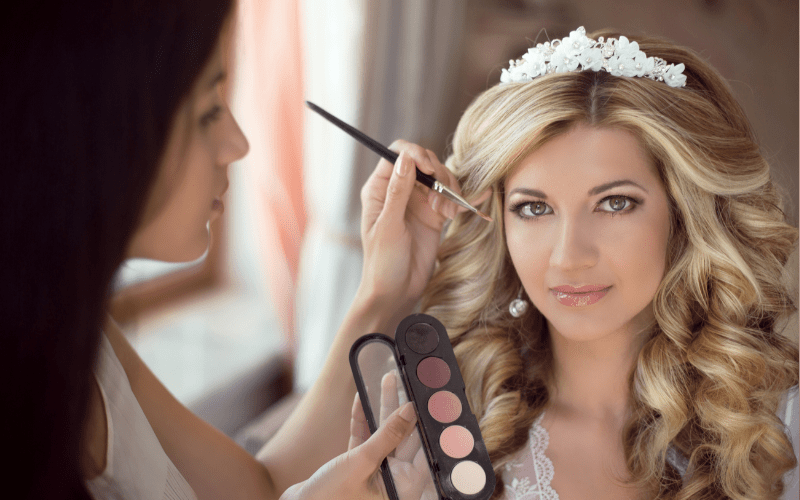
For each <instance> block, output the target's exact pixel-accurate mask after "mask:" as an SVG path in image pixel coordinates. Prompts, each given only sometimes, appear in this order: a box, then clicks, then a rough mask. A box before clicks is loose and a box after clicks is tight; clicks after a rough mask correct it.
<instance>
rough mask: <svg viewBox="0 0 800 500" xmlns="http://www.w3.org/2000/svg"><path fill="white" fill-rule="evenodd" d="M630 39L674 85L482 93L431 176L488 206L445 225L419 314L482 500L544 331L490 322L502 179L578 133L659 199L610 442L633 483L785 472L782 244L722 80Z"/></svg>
mask: <svg viewBox="0 0 800 500" xmlns="http://www.w3.org/2000/svg"><path fill="white" fill-rule="evenodd" d="M597 36H606V37H608V36H618V35H617V34H615V33H610V32H605V33H595V34H594V35H593V37H594V38H596V37H597ZM635 39H636V40H637V41H638V43H639V46H640V48H641V50H643V51H645V52H646V53H647V54H648V56H657V57H661V58H663V59H665V60H667V61H669V62H673V61H677V62H682V63H684V64H685V65H686V69H685V71H684V74H685V75H686V76H687V86H686V87H684V88H671V87H669V86H667V85H665V84H664V83H662V82H657V81H652V80H649V79H645V78H620V77H614V76H612V75H610V74H609V73H606V72H592V71H587V72H573V73H561V74H552V75H547V76H544V77H540V78H537V79H536V80H534V81H532V82H525V83H511V84H504V85H498V86H495V87H493V88H490V89H489V90H487V91H486V92H484V93H483V94H482V95H480V96H479V97H478V98H477V99H476V100H475V101H474V102H473V103H472V104H471V105H470V107H469V108H468V109H467V111H466V113H465V114H464V116H463V117H462V119H461V121H460V123H459V125H458V128H457V130H456V133H455V136H454V139H453V145H452V148H453V150H452V154H451V155H450V157H449V158H448V160H447V166H448V167H449V168H450V169H451V170H452V171H453V172H454V173H455V175H456V177H457V178H458V179H459V181H460V183H461V186H462V191H463V192H464V194H465V195H466V196H468V197H473V196H477V195H478V194H479V193H482V192H484V191H485V190H487V189H491V190H492V194H491V196H490V197H489V199H487V200H486V201H485V202H484V203H483V204H482V205H481V207H480V209H481V210H482V211H484V212H485V213H489V214H490V215H491V216H492V217H493V218H494V220H495V221H496V223H495V224H491V225H490V224H486V223H484V222H483V221H481V220H480V219H478V218H477V217H474V216H472V215H471V214H470V213H464V214H460V215H459V216H457V217H456V218H455V219H454V220H453V221H452V223H451V225H450V227H449V228H448V230H447V234H446V237H445V239H444V240H443V242H442V245H441V249H440V252H439V255H438V263H437V268H436V270H435V272H434V275H433V277H432V279H431V282H430V284H429V286H428V287H427V289H426V291H425V293H424V295H423V302H422V309H423V311H424V312H426V313H428V314H432V315H433V316H435V317H437V318H438V319H440V320H441V321H442V322H443V323H444V324H445V325H446V327H447V328H448V331H449V332H450V336H451V339H452V341H453V345H454V346H455V352H456V356H457V358H458V362H459V365H460V367H461V370H462V373H463V375H464V380H465V383H466V392H467V398H468V399H469V402H470V404H471V406H472V411H473V412H474V413H475V415H476V417H477V418H478V420H479V422H480V425H481V431H482V433H483V437H484V440H485V443H486V447H487V449H488V450H489V455H490V457H491V459H492V463H493V465H494V469H495V473H496V474H497V476H498V488H497V490H496V491H495V497H498V496H500V495H501V494H502V492H503V486H502V481H501V480H500V471H501V470H502V467H503V466H504V465H505V463H506V462H508V461H509V460H510V459H511V458H512V455H513V454H514V453H515V452H517V451H519V450H520V449H521V448H522V447H523V446H524V445H525V443H526V442H527V440H528V431H529V428H530V426H531V425H532V423H533V422H534V420H535V419H536V417H537V416H538V415H539V414H541V412H542V411H543V409H544V407H545V405H546V404H547V402H548V399H549V389H548V387H550V384H551V381H552V380H551V377H552V370H551V367H552V352H551V350H550V346H549V338H548V335H547V329H546V327H545V323H544V318H543V317H542V315H541V314H540V313H539V312H538V311H536V310H535V308H534V310H533V311H531V312H529V313H528V314H527V315H526V316H524V317H523V318H522V320H518V319H515V318H512V317H510V316H509V314H508V313H507V309H506V307H507V305H508V303H509V302H510V301H511V300H512V299H514V297H515V295H516V293H517V291H518V290H519V289H520V287H521V283H520V280H519V278H518V277H517V275H516V272H515V270H514V267H513V265H512V263H511V259H510V256H509V253H508V250H507V247H506V243H505V238H504V229H503V191H504V189H503V182H504V178H505V177H506V176H507V175H508V174H509V172H511V171H512V170H513V168H514V167H515V166H516V165H517V164H518V163H519V161H520V160H522V159H523V158H525V157H526V156H527V155H528V154H530V153H531V152H533V151H535V150H536V149H537V148H539V147H541V146H542V145H543V144H544V143H546V142H547V141H548V140H550V139H552V138H553V137H555V136H558V135H560V134H563V133H565V132H566V131H568V130H570V129H571V128H572V127H574V126H575V125H576V124H581V123H583V124H588V125H591V126H594V127H610V128H617V129H622V130H626V131H628V132H631V133H633V134H634V135H635V136H636V137H637V138H638V139H639V141H640V142H641V145H642V146H643V148H644V149H645V151H647V153H648V154H649V156H650V158H651V160H652V162H653V164H654V165H655V167H656V169H657V171H658V173H659V175H660V177H661V180H662V182H663V185H664V186H665V189H666V191H667V195H668V198H669V205H670V218H671V228H670V238H669V244H668V249H669V250H668V256H667V258H668V262H667V270H666V273H665V276H664V278H663V280H662V282H661V284H660V286H659V288H658V290H657V292H656V295H655V297H654V299H653V308H654V312H655V317H656V321H657V325H656V326H655V328H654V330H653V332H652V334H651V335H650V336H649V338H648V340H647V341H646V343H645V345H644V346H643V348H642V350H641V351H640V353H639V355H638V359H637V361H636V365H635V367H634V371H633V373H632V375H631V379H630V390H631V400H632V412H631V417H630V419H629V420H628V422H627V423H626V425H625V428H624V431H623V435H622V436H621V439H622V441H623V444H624V450H625V455H626V460H627V466H628V469H629V472H630V476H631V481H632V483H633V484H635V485H636V486H638V487H643V488H646V489H648V490H650V491H652V493H653V496H654V497H657V498H669V499H688V498H727V497H730V498H736V499H743V498H777V497H778V496H779V495H780V494H781V492H782V490H783V485H782V481H781V477H782V475H783V473H784V472H786V471H787V470H790V469H791V468H792V467H794V466H795V458H794V454H793V450H792V446H791V443H790V441H789V440H788V437H787V436H786V435H785V433H784V429H783V425H782V422H781V421H780V420H779V419H778V418H777V417H776V410H777V408H778V405H779V403H780V400H781V398H782V396H783V395H784V394H785V393H786V391H787V390H788V389H790V388H791V387H793V386H795V385H797V383H798V350H797V346H796V345H795V343H794V342H793V341H792V340H790V339H788V338H787V337H784V336H783V335H782V334H780V333H778V332H776V331H775V325H776V322H777V321H778V320H779V319H780V318H782V317H784V316H785V315H788V314H790V313H792V312H794V311H796V304H795V302H794V300H793V298H792V296H791V294H790V292H789V290H787V288H786V287H785V286H784V285H782V283H781V274H782V272H783V268H784V265H785V264H786V262H787V259H788V257H789V255H790V253H791V251H792V249H793V246H794V245H795V243H796V241H797V236H798V231H797V229H796V228H794V227H793V226H791V225H790V224H788V223H787V222H786V217H785V214H784V212H783V211H782V210H781V199H780V196H779V194H778V192H777V191H776V189H775V186H774V185H773V182H772V180H771V178H770V172H769V165H768V163H767V162H766V160H765V159H764V158H763V156H762V155H761V153H760V151H759V147H758V145H757V143H756V141H755V137H754V134H753V132H752V130H751V127H750V124H749V122H748V120H747V118H746V116H745V114H744V112H743V111H742V109H741V107H740V106H739V104H738V103H737V102H736V100H735V98H734V97H733V95H732V92H731V91H730V89H729V88H728V86H727V84H726V83H725V82H724V80H723V79H722V77H721V76H720V75H719V74H718V73H717V72H716V71H715V70H714V69H713V68H711V67H710V66H709V65H708V64H707V63H706V62H705V61H703V60H702V59H701V58H700V57H699V56H698V55H697V54H695V53H694V52H692V51H691V50H689V49H686V48H682V47H678V46H676V45H674V44H672V43H669V42H666V41H663V40H659V39H655V38H646V37H645V38H643V37H635ZM532 360H536V361H535V362H533V361H532ZM670 445H673V446H675V447H676V448H677V449H678V450H679V451H680V452H682V453H683V454H684V455H685V456H686V457H687V458H688V460H689V465H688V469H687V473H686V475H685V477H684V478H683V479H682V478H681V476H680V475H679V474H678V473H677V471H675V470H674V469H672V467H670V466H669V465H668V464H667V462H666V455H667V450H668V447H669V446H670Z"/></svg>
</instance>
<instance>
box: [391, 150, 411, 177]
mask: <svg viewBox="0 0 800 500" xmlns="http://www.w3.org/2000/svg"><path fill="white" fill-rule="evenodd" d="M409 161H410V160H409V158H408V157H407V156H406V154H405V152H403V153H400V156H399V157H398V158H397V163H395V165H394V168H395V170H396V171H397V175H399V176H400V177H405V175H406V174H407V173H408V163H409Z"/></svg>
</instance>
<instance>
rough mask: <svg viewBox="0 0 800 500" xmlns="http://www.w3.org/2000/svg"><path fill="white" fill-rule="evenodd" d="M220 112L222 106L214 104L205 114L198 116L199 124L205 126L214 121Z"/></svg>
mask: <svg viewBox="0 0 800 500" xmlns="http://www.w3.org/2000/svg"><path fill="white" fill-rule="evenodd" d="M221 114H222V106H220V105H215V106H214V107H213V108H211V110H210V111H208V112H207V113H206V114H204V115H203V116H201V117H200V125H201V126H203V127H207V126H208V125H209V124H210V123H211V122H214V121H216V120H217V119H218V118H219V117H220V115H221Z"/></svg>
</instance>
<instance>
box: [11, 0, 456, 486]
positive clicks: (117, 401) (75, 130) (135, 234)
mask: <svg viewBox="0 0 800 500" xmlns="http://www.w3.org/2000/svg"><path fill="white" fill-rule="evenodd" d="M134 4H135V5H134ZM234 8H235V7H234V6H233V5H232V3H231V2H230V1H226V0H178V1H173V2H158V1H138V2H125V1H115V0H112V1H102V2H100V1H95V2H92V1H86V0H76V1H74V2H69V3H66V2H52V1H51V2H47V1H35V0H33V1H28V2H24V3H19V4H17V5H15V6H13V7H12V9H11V11H10V12H4V14H3V16H2V17H3V26H2V29H0V33H1V35H0V36H2V37H3V41H2V43H1V44H0V47H2V48H1V49H0V50H2V56H0V57H1V58H0V61H2V67H3V77H2V88H1V89H0V90H1V91H0V99H2V106H1V107H0V110H1V111H0V117H2V118H0V123H1V124H2V130H0V141H2V142H0V146H1V147H0V151H2V158H3V163H4V179H5V181H6V183H5V189H4V195H3V196H2V202H0V203H1V204H2V205H0V214H2V215H0V221H1V222H0V228H2V237H0V245H1V246H2V256H3V259H2V264H0V303H2V304H3V326H2V330H3V333H2V335H1V336H0V339H1V340H0V342H1V343H0V356H1V358H0V367H1V368H0V370H2V380H3V384H2V389H0V391H2V393H1V394H2V401H3V409H4V410H3V413H4V422H5V425H4V426H3V428H4V430H5V439H4V441H5V442H6V443H7V445H6V447H5V450H6V452H7V458H9V459H10V460H7V461H5V462H6V464H7V465H6V466H5V471H4V472H5V477H7V478H10V481H6V483H7V484H6V486H7V487H11V488H13V489H14V490H16V491H17V492H18V493H17V494H15V498H49V499H56V498H125V499H145V498H147V499H151V498H170V499H175V498H278V497H279V496H281V494H283V497H284V498H291V499H305V498H323V497H324V498H331V499H336V498H342V499H344V498H348V499H350V498H373V497H374V498H380V497H381V491H380V488H381V481H380V479H376V477H377V476H376V475H375V474H374V471H375V470H376V469H377V467H378V465H379V464H380V462H381V460H382V459H383V458H384V456H386V455H387V454H388V453H389V452H390V451H391V450H392V449H394V447H395V446H396V445H397V443H399V442H400V441H401V440H402V439H403V438H404V437H405V436H407V435H408V434H409V433H410V432H411V431H412V429H413V426H414V423H415V415H414V412H413V409H412V408H411V406H410V405H406V406H404V407H401V408H398V410H397V411H396V412H394V414H393V415H392V417H391V418H390V419H389V423H388V424H387V425H386V426H385V427H384V428H383V429H382V430H381V431H379V432H377V433H376V434H375V435H373V436H371V437H370V438H369V439H366V437H367V432H365V429H364V417H363V411H362V410H361V408H360V406H359V404H358V403H356V404H354V406H353V407H352V411H349V410H348V408H349V405H350V402H351V401H353V396H354V394H355V387H354V383H353V381H352V377H351V375H350V373H349V368H348V365H347V361H346V359H347V351H348V349H349V347H350V344H352V342H353V340H354V339H355V338H357V337H358V336H360V335H361V334H363V333H364V332H370V331H385V327H386V326H387V325H389V324H391V323H392V322H393V321H396V320H397V318H396V317H394V318H393V317H392V316H393V315H400V314H403V313H404V312H407V311H403V313H400V312H397V311H398V307H397V305H398V304H403V305H405V306H407V309H410V304H413V303H414V302H416V300H417V298H418V297H419V295H420V294H421V292H422V289H423V287H424V286H425V283H426V281H427V279H428V277H429V276H430V273H431V271H432V266H433V257H434V254H435V249H436V246H437V245H436V243H437V242H438V238H439V233H440V230H441V228H442V224H443V222H444V220H445V216H444V215H442V213H444V214H452V211H453V207H451V206H449V205H447V204H440V200H439V199H438V198H435V197H433V196H432V195H431V196H430V199H428V196H429V195H428V191H427V190H424V189H423V188H421V187H417V188H415V187H414V186H415V183H414V175H413V174H410V172H413V171H414V165H415V164H416V166H418V167H419V168H420V169H421V170H422V171H424V172H426V173H429V174H433V175H435V176H436V177H437V178H438V179H439V180H442V181H445V182H447V183H448V184H449V185H450V187H453V188H454V187H455V182H454V179H453V177H452V175H450V174H449V173H448V172H447V170H446V169H445V167H444V166H442V165H441V164H440V163H439V162H438V161H437V160H436V158H435V157H434V156H433V155H429V153H428V152H426V151H424V150H421V149H419V148H416V147H412V146H410V145H406V144H396V145H395V146H396V147H397V149H398V150H399V149H403V150H404V151H405V152H404V153H403V154H401V156H400V159H399V161H398V162H397V167H396V169H394V170H393V167H392V165H390V164H389V163H388V162H381V164H380V165H379V168H378V169H377V170H376V172H375V174H374V176H373V181H372V184H371V186H372V189H371V190H367V191H364V193H363V198H364V204H365V211H366V214H367V215H366V216H365V218H364V228H363V229H364V235H365V245H366V248H365V250H366V260H365V273H366V275H365V278H364V280H363V282H362V288H361V290H360V291H359V294H358V297H357V299H356V301H355V303H354V304H353V307H352V309H351V310H350V312H349V313H348V315H347V318H346V320H345V321H344V323H343V325H342V327H341V331H340V333H339V336H338V338H337V343H336V345H335V346H334V347H333V349H332V351H331V354H330V356H329V360H328V363H327V364H326V366H325V368H324V370H323V373H322V376H321V377H320V379H319V381H318V382H317V383H316V384H315V385H314V386H313V387H312V389H311V390H310V392H309V394H308V395H307V396H306V398H305V399H304V400H303V401H302V403H301V404H300V405H299V408H298V410H297V411H296V412H295V414H293V416H292V417H291V418H290V420H289V421H288V422H287V423H286V424H285V425H284V426H283V428H282V429H281V430H280V432H279V433H278V435H277V436H276V437H275V438H274V439H273V440H272V441H271V442H270V443H268V444H267V446H266V447H265V449H264V450H262V452H261V453H260V454H259V455H258V459H257V460H256V459H254V458H253V457H252V456H250V455H249V454H247V453H246V452H245V451H244V450H242V449H241V448H239V447H238V446H237V445H235V444H234V443H233V442H232V441H231V440H230V439H228V438H227V437H226V436H224V435H223V434H222V433H220V432H218V431H217V430H215V429H214V428H212V427H211V426H209V425H208V424H206V423H205V422H203V421H202V420H200V419H199V418H198V417H196V416H195V415H193V414H192V413H191V412H189V411H188V410H187V409H186V408H185V407H184V406H182V405H181V404H180V403H179V402H178V401H177V400H176V399H175V398H174V397H173V396H172V395H171V394H170V393H169V392H168V391H167V390H166V388H165V387H164V386H163V385H162V384H161V383H160V382H159V381H158V380H157V379H156V378H155V377H154V375H153V374H152V373H151V372H150V370H149V369H148V368H147V367H146V366H145V365H144V364H143V363H142V361H141V359H140V358H139V357H138V355H137V354H136V352H135V351H134V350H133V349H132V348H131V346H130V344H129V343H128V342H127V340H126V339H125V337H124V336H123V334H122V332H121V331H120V329H119V327H118V326H117V325H116V324H115V322H114V320H113V319H112V318H110V317H109V316H108V314H107V312H106V308H107V305H108V298H109V293H110V290H111V284H112V279H113V277H114V275H115V272H116V271H117V269H118V267H119V266H120V264H121V263H122V262H123V260H125V259H127V258H130V257H146V258H151V259H159V260H164V261H188V260H192V259H195V258H197V257H199V256H200V255H201V254H203V252H204V251H205V250H206V247H207V245H208V241H209V238H208V229H207V223H208V221H211V227H213V223H214V220H215V219H217V218H218V217H219V215H220V213H221V211H222V206H223V205H222V200H221V197H222V195H223V194H224V192H225V190H226V188H227V185H228V180H227V169H228V165H229V164H230V163H231V162H234V161H236V160H237V159H239V158H241V157H242V156H244V155H245V154H246V153H247V150H248V143H247V140H246V139H245V136H244V135H243V133H242V131H241V130H240V129H239V127H238V125H237V123H236V121H235V119H234V117H233V116H232V115H231V112H230V110H229V108H228V105H227V103H226V102H225V101H224V99H223V93H222V86H223V85H224V84H225V75H226V73H227V71H228V67H227V61H226V58H225V55H226V54H227V53H228V50H227V44H228V43H229V39H230V26H229V25H230V22H229V21H230V19H231V18H232V11H233V9H234ZM412 158H413V159H412ZM387 186H388V190H387ZM412 194H413V195H414V198H413V199H412V202H411V204H410V205H409V208H408V210H406V205H407V204H408V200H409V198H410V197H411V196H412ZM434 209H435V210H434ZM412 246H413V247H414V248H413V249H414V251H411V250H412ZM378 252H380V254H381V255H382V259H376V257H375V255H377V253H378ZM387 256H388V257H387ZM410 256H413V257H410ZM389 262H391V266H387V265H384V263H389ZM394 290H403V292H402V293H403V295H402V296H397V294H396V293H395V292H393V291H394ZM349 415H352V417H351V418H347V416H349ZM348 439H349V442H348ZM348 450H349V451H348ZM9 464H10V465H9ZM9 482H10V483H11V484H10V485H9Z"/></svg>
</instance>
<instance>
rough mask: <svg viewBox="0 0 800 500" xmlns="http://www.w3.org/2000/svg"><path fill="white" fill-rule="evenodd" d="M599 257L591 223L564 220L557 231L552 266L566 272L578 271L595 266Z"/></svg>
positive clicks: (552, 252) (551, 254) (552, 253)
mask: <svg viewBox="0 0 800 500" xmlns="http://www.w3.org/2000/svg"><path fill="white" fill-rule="evenodd" d="M597 257H598V252H597V246H596V241H595V235H594V231H593V228H592V227H591V221H588V220H587V221H581V220H579V219H578V218H575V219H562V221H561V222H560V224H559V225H558V227H557V228H556V231H555V238H554V241H553V248H552V250H551V252H550V266H551V267H555V268H558V269H559V270H561V271H564V272H569V271H577V270H580V269H587V268H590V267H592V266H594V265H595V264H596V263H597Z"/></svg>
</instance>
